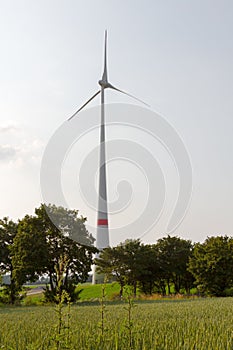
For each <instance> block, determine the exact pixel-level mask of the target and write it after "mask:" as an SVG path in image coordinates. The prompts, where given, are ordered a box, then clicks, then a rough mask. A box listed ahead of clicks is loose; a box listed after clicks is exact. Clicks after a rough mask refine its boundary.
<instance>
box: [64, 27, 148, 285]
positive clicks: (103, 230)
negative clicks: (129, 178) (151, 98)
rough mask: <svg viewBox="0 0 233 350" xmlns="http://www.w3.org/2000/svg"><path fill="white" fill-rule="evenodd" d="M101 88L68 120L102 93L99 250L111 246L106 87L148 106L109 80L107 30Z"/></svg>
mask: <svg viewBox="0 0 233 350" xmlns="http://www.w3.org/2000/svg"><path fill="white" fill-rule="evenodd" d="M99 85H100V90H98V91H97V92H96V93H95V94H94V95H93V96H92V97H91V98H89V100H88V101H86V102H85V103H84V104H83V105H82V106H81V107H80V108H79V109H78V110H77V111H76V112H75V113H74V114H73V115H72V116H71V117H70V118H69V119H68V120H71V119H72V118H74V117H75V116H76V115H77V114H78V113H79V112H80V111H81V110H82V109H83V108H84V107H85V106H87V105H88V104H89V102H91V101H92V100H93V99H94V98H95V97H96V96H97V95H98V94H101V127H100V159H99V160H100V169H99V198H98V214H97V236H96V247H97V248H98V249H99V251H101V250H103V249H104V248H106V247H108V246H109V230H108V203H107V185H106V184H107V181H106V164H105V163H106V161H105V158H106V157H105V156H106V152H105V110H104V106H105V99H104V91H105V89H108V88H110V89H112V90H116V91H118V92H121V93H122V94H125V95H127V96H129V97H131V98H133V99H135V100H137V101H139V102H141V103H143V104H145V105H146V106H148V105H147V104H146V103H145V102H143V101H142V100H140V99H138V98H137V97H135V96H133V95H131V94H129V93H127V92H125V91H122V90H120V89H118V88H116V87H115V86H113V85H112V84H110V83H109V81H108V72H107V31H106V30H105V39H104V71H103V75H102V79H101V80H99ZM96 277H97V276H96V274H95V270H94V273H93V283H95V282H98V281H96Z"/></svg>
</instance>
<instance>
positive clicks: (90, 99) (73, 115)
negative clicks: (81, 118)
mask: <svg viewBox="0 0 233 350" xmlns="http://www.w3.org/2000/svg"><path fill="white" fill-rule="evenodd" d="M99 93H100V90H99V91H97V92H96V93H95V94H94V95H93V96H92V97H91V98H89V100H88V101H87V102H85V103H84V104H83V105H82V106H81V107H80V108H79V109H78V110H77V111H76V112H75V113H74V114H72V116H71V117H69V119H68V120H71V119H72V118H73V117H75V116H76V114H78V113H79V112H80V111H81V110H82V109H83V108H84V107H85V106H86V105H87V104H88V103H89V102H91V101H92V100H93V99H94V98H95V97H96V96H97V95H98V94H99Z"/></svg>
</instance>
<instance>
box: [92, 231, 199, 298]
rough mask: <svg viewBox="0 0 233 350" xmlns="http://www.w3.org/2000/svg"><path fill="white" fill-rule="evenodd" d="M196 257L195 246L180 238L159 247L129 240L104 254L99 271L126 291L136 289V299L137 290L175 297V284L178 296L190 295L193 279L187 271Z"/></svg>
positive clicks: (98, 260) (164, 240) (171, 238)
mask: <svg viewBox="0 0 233 350" xmlns="http://www.w3.org/2000/svg"><path fill="white" fill-rule="evenodd" d="M191 255H192V243H191V241H187V240H184V239H181V238H178V237H170V236H168V237H164V238H162V239H160V240H158V242H157V244H154V245H144V244H142V243H141V242H140V240H126V241H125V242H124V243H121V244H119V245H118V246H116V247H113V248H110V247H107V248H105V249H103V251H102V252H101V253H100V256H99V258H98V259H96V260H95V262H96V264H97V271H98V272H100V273H104V274H107V275H108V276H111V277H112V278H115V279H116V280H117V281H118V282H119V283H120V285H121V290H120V296H122V294H123V287H124V286H125V285H126V284H128V285H132V286H133V290H134V296H136V290H137V286H138V285H139V287H140V289H141V291H142V292H143V293H145V294H152V293H153V291H155V290H156V291H157V292H161V293H162V294H166V286H168V294H170V293H171V284H172V285H174V287H175V293H180V291H181V289H185V290H186V292H187V293H190V289H191V287H192V285H193V281H194V279H193V276H192V274H191V273H190V272H189V271H188V270H187V264H188V261H189V257H191Z"/></svg>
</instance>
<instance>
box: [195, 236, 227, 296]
mask: <svg viewBox="0 0 233 350" xmlns="http://www.w3.org/2000/svg"><path fill="white" fill-rule="evenodd" d="M189 271H190V272H191V273H192V274H193V275H194V277H195V279H196V281H195V283H196V285H197V287H198V289H199V290H200V292H207V293H208V294H210V295H215V296H226V295H229V294H230V290H231V288H233V274H232V271H233V239H232V238H229V237H227V236H225V237H223V236H217V237H208V238H207V239H206V240H205V242H204V243H203V244H200V243H197V244H196V245H195V247H194V251H193V256H192V257H191V258H190V262H189ZM230 295H231V294H230Z"/></svg>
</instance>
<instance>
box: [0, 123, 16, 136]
mask: <svg viewBox="0 0 233 350" xmlns="http://www.w3.org/2000/svg"><path fill="white" fill-rule="evenodd" d="M19 129H20V128H19V126H17V125H16V124H14V123H10V124H5V125H0V133H1V134H2V133H11V132H15V131H18V130H19Z"/></svg>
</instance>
